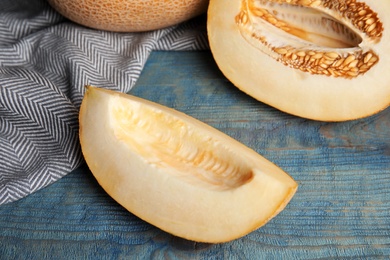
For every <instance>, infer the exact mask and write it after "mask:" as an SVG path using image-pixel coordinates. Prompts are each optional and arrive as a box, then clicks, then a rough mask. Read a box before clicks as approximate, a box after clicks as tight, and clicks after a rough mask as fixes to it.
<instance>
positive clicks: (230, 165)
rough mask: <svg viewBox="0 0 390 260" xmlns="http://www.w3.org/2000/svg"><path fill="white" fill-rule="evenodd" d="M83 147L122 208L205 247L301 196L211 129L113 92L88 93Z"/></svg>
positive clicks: (275, 171)
mask: <svg viewBox="0 0 390 260" xmlns="http://www.w3.org/2000/svg"><path fill="white" fill-rule="evenodd" d="M80 142H81V147H82V152H83V154H84V157H85V160H86V162H87V164H88V166H89V168H90V170H91V172H92V173H93V175H94V176H95V178H96V179H97V181H98V182H99V184H100V185H101V186H102V187H103V188H104V190H105V191H106V192H107V193H108V194H109V195H110V196H111V197H112V198H114V199H115V200H116V201H117V202H118V203H119V204H121V205H122V206H123V207H125V208H126V209H127V210H129V211H130V212H132V213H133V214H135V215H136V216H138V217H140V218H141V219H143V220H145V221H147V222H149V223H151V224H153V225H155V226H157V227H158V228H160V229H162V230H165V231H166V232H169V233H171V234H173V235H176V236H179V237H182V238H186V239H189V240H194V241H198V242H210V243H217V242H226V241H230V240H233V239H236V238H239V237H241V236H244V235H246V234H248V233H249V232H251V231H253V230H255V229H257V228H259V227H260V226H262V225H264V224H265V223H267V222H268V221H269V220H270V219H271V218H273V217H274V216H276V215H277V214H278V213H279V212H280V211H282V210H283V209H284V208H285V206H286V205H287V204H288V202H289V201H290V200H291V198H292V197H293V195H294V194H295V192H296V190H297V183H296V182H295V181H294V180H293V179H292V178H291V177H290V176H289V175H287V174H286V173H285V172H284V171H282V170H281V169H280V168H279V167H277V166H276V165H274V164H273V163H271V162H270V161H268V160H266V159H265V158H264V157H262V156H260V155H259V154H257V153H256V152H255V151H253V150H251V149H249V148H248V147H246V146H244V145H243V144H241V143H239V142H238V141H236V140H234V139H232V138H231V137H229V136H227V135H225V134H223V133H222V132H220V131H218V130H216V129H214V128H212V127H211V126H208V125H206V124H204V123H202V122H200V121H198V120H196V119H194V118H192V117H190V116H188V115H185V114H183V113H181V112H178V111H176V110H173V109H171V108H167V107H165V106H162V105H158V104H156V103H152V102H150V101H146V100H144V99H141V98H137V97H134V96H130V95H126V94H123V93H118V92H114V91H110V90H104V89H100V88H95V87H91V86H88V87H87V91H86V94H85V97H84V99H83V102H82V105H81V110H80Z"/></svg>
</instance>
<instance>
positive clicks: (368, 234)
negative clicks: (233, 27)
mask: <svg viewBox="0 0 390 260" xmlns="http://www.w3.org/2000/svg"><path fill="white" fill-rule="evenodd" d="M131 94H134V95H137V96H140V97H143V98H146V99H149V100H152V101H156V102H158V103H160V104H163V105H166V106H169V107H173V108H175V109H177V110H180V111H182V112H185V113H187V114H189V115H191V116H193V117H195V118H198V119H200V120H202V121H204V122H206V123H208V124H210V125H212V126H214V127H216V128H218V129H220V130H221V131H223V132H225V133H226V134H228V135H230V136H232V137H233V138H235V139H237V140H239V141H240V142H242V143H244V144H246V145H247V146H249V147H251V148H253V149H254V150H256V151H257V152H259V153H260V154H262V155H264V156H265V157H266V158H268V159H269V160H271V161H273V162H275V163H276V164H277V165H279V166H280V167H281V168H283V169H284V170H285V171H287V172H288V173H290V174H291V175H292V177H293V178H294V179H296V180H297V181H298V182H299V184H300V187H299V190H298V192H297V194H296V196H295V197H294V198H293V200H292V201H291V203H290V204H289V205H288V206H287V208H286V209H285V210H284V211H283V212H281V213H280V214H279V215H278V216H277V217H276V218H274V219H273V220H271V221H270V222H269V223H268V224H267V225H266V226H264V227H263V228H260V229H258V230H256V231H254V232H252V233H250V234H249V235H247V236H245V237H244V238H241V239H238V240H235V241H232V242H229V243H225V244H216V245H213V244H204V243H195V242H191V241H187V240H183V239H180V238H177V237H174V236H171V235H169V234H167V233H165V232H163V231H161V230H159V229H157V228H155V227H153V226H151V225H149V224H147V223H145V222H143V221H142V220H140V219H138V218H137V217H135V216H134V215H132V214H131V213H128V212H127V211H126V210H124V209H123V208H122V207H121V206H119V205H118V204H117V203H116V202H115V201H113V200H112V199H111V198H110V197H109V196H107V195H106V193H105V192H104V191H103V190H102V189H101V188H100V187H99V185H98V184H97V182H96V181H95V180H94V178H93V177H92V175H91V173H90V172H89V171H88V169H87V167H86V166H83V167H81V168H80V169H77V170H76V171H74V172H72V173H70V174H69V175H68V176H66V177H64V178H63V179H61V180H60V181H58V182H56V183H54V184H52V185H51V186H49V187H47V188H45V189H43V190H41V191H38V192H36V193H34V194H32V195H30V196H28V197H27V198H25V199H22V200H20V201H17V202H14V203H10V204H6V205H3V206H0V255H1V256H4V257H5V259H45V258H50V259H57V258H58V259H88V258H93V259H118V258H129V257H130V256H132V257H136V258H138V259H149V258H155V259H162V258H164V259H165V258H172V259H182V258H195V259H224V258H229V259H313V258H332V257H342V258H344V257H351V258H353V259H355V258H374V257H375V258H378V257H384V258H386V256H390V130H389V129H390V127H389V124H390V110H389V109H387V110H385V111H383V112H381V113H379V114H377V115H374V116H372V117H369V118H366V119H361V120H356V121H351V122H343V123H325V122H317V121H312V120H306V119H302V118H298V117H294V116H291V115H288V114H286V113H283V112H280V111H278V110H276V109H274V108H271V107H269V106H267V105H265V104H262V103H261V102H258V101H256V100H254V99H253V98H251V97H249V96H248V95H246V94H244V93H242V92H241V91H239V90H238V89H237V88H236V87H234V86H233V85H232V84H231V83H230V82H229V81H227V80H226V78H225V77H224V76H223V75H222V74H221V73H220V71H219V70H218V68H217V66H216V65H215V63H214V61H213V58H212V56H211V54H210V53H209V52H154V53H152V55H151V56H150V58H149V60H148V63H147V65H146V67H145V69H144V71H143V73H142V75H141V77H140V79H139V81H138V82H137V84H136V86H135V87H134V88H133V90H132V91H131Z"/></svg>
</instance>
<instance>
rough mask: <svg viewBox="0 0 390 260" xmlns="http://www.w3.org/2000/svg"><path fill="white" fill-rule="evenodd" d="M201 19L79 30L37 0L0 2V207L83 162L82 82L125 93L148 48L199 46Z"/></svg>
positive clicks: (202, 34)
mask: <svg viewBox="0 0 390 260" xmlns="http://www.w3.org/2000/svg"><path fill="white" fill-rule="evenodd" d="M205 31H206V30H205V21H204V19H202V18H201V19H194V20H191V21H188V22H185V23H183V24H180V25H176V26H173V27H169V28H166V29H162V30H156V31H151V32H144V33H113V32H105V31H99V30H93V29H89V28H85V27H83V26H80V25H77V24H74V23H72V22H70V21H68V20H66V19H65V18H63V17H62V16H61V15H59V14H58V13H56V12H55V11H54V10H53V9H52V8H51V7H50V6H49V5H48V4H47V3H46V1H45V0H2V1H0V204H4V203H8V202H11V201H15V200H18V199H20V198H22V197H24V196H27V195H28V194H31V193H32V192H34V191H37V190H39V189H41V188H43V187H45V186H47V185H49V184H51V183H53V182H55V181H56V180H58V179H60V178H61V177H63V176H64V175H66V174H67V173H69V172H70V171H72V170H73V169H75V168H77V167H78V166H80V164H81V163H82V162H83V158H82V155H81V150H80V147H79V141H78V109H79V106H80V103H81V100H82V97H83V94H84V85H86V84H92V85H97V86H101V87H105V88H109V89H115V90H118V91H122V92H127V91H129V90H130V89H131V88H132V87H133V86H134V84H135V82H136V80H137V78H138V76H139V75H140V73H141V71H142V69H143V67H144V64H145V62H146V61H147V58H148V56H149V54H150V52H151V51H153V50H199V49H207V48H208V43H207V36H206V32H205Z"/></svg>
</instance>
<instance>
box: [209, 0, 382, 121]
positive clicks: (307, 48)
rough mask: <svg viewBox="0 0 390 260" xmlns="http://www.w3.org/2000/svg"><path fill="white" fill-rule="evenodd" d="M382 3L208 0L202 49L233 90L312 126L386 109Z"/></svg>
mask: <svg viewBox="0 0 390 260" xmlns="http://www.w3.org/2000/svg"><path fill="white" fill-rule="evenodd" d="M389 13H390V1H387V0H365V1H358V0H211V1H210V5H209V10H208V21H207V23H208V24H207V27H208V35H209V41H210V48H211V51H212V53H213V56H214V59H215V60H216V62H217V64H218V66H219V68H220V69H221V71H222V72H223V73H224V75H225V76H226V77H227V78H228V79H229V80H230V81H231V82H232V83H233V84H234V85H236V86H237V87H238V88H240V89H241V90H242V91H244V92H246V93H247V94H249V95H251V96H253V97H254V98H256V99H258V100H260V101H262V102H264V103H267V104H269V105H271V106H274V107H276V108H278V109H280V110H282V111H285V112H288V113H291V114H294V115H297V116H301V117H305V118H310V119H316V120H323V121H344V120H352V119H356V118H362V117H366V116H369V115H372V114H374V113H376V112H379V111H381V110H383V109H385V108H386V107H387V106H388V105H389V104H390V73H388V70H389V68H390V44H389V42H390V16H389Z"/></svg>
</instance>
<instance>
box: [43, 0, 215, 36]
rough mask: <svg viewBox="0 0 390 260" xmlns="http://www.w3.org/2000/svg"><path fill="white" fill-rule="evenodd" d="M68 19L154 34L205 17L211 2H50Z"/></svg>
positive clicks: (111, 0)
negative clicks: (194, 18) (152, 31)
mask: <svg viewBox="0 0 390 260" xmlns="http://www.w3.org/2000/svg"><path fill="white" fill-rule="evenodd" d="M48 2H49V4H50V5H51V6H52V7H53V8H54V9H55V10H57V11H58V12H59V13H60V14H62V15H63V16H65V17H66V18H68V19H70V20H72V21H74V22H76V23H79V24H81V25H84V26H87V27H90V28H95V29H100V30H106V31H116V32H139V31H150V30H156V29H161V28H164V27H168V26H171V25H174V24H177V23H180V22H184V21H186V20H189V19H191V18H193V17H196V16H198V15H200V14H202V13H205V12H206V10H207V7H208V2H209V0H82V1H80V0H48Z"/></svg>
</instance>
